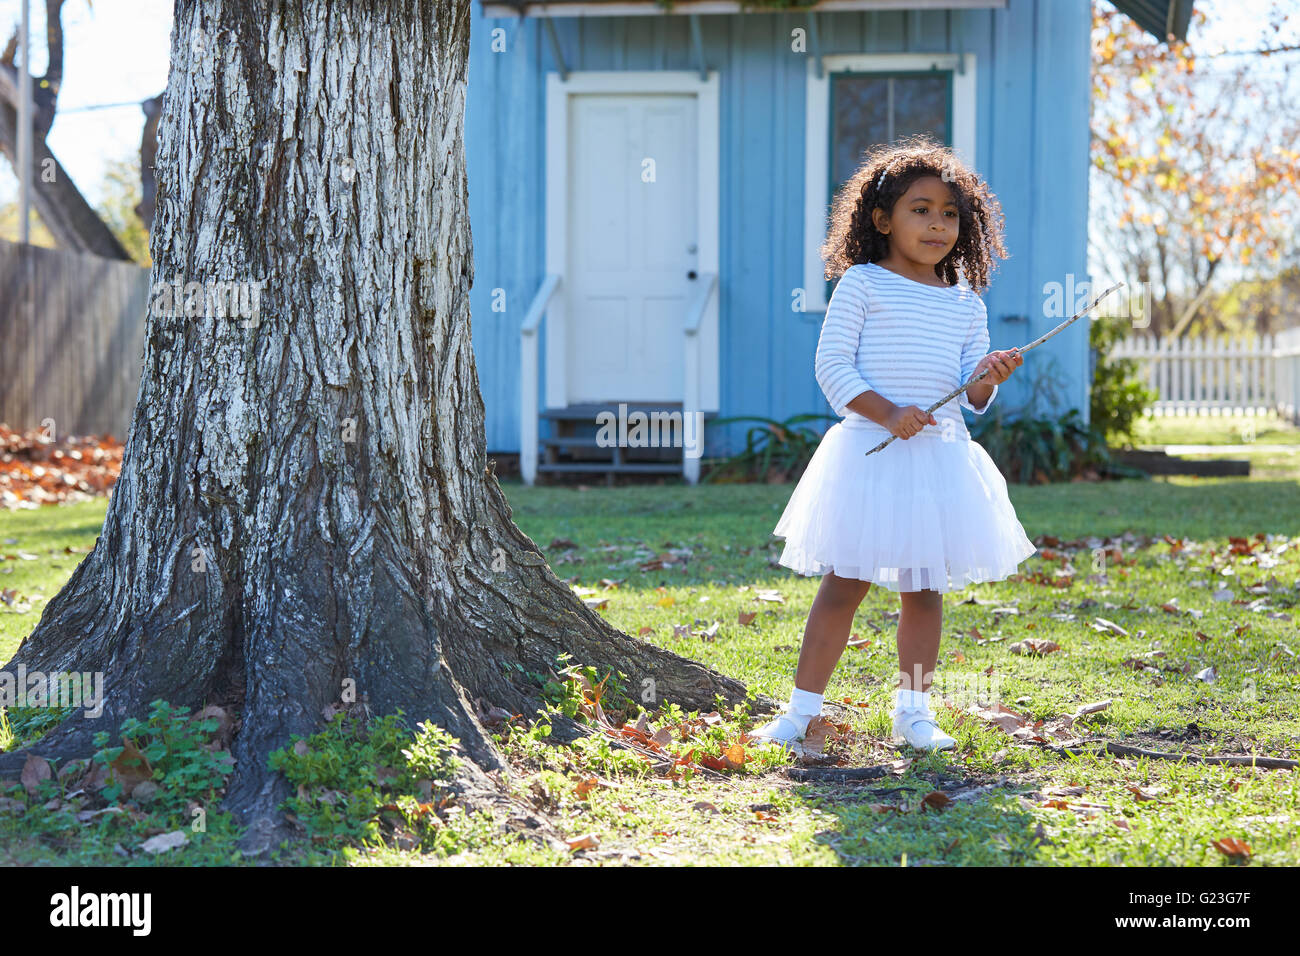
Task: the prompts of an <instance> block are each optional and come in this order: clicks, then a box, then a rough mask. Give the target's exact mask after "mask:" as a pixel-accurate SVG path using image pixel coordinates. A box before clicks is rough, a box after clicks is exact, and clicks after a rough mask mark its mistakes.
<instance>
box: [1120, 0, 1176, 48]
mask: <svg viewBox="0 0 1300 956" xmlns="http://www.w3.org/2000/svg"><path fill="white" fill-rule="evenodd" d="M1192 2H1193V0H1111V3H1113V4H1114V5H1115V9H1116V10H1118V11H1119V12H1120V13H1124V14H1127V15H1128V16H1129V17H1131V18H1132V19H1133V22H1134V23H1136V24H1137V25H1138V26H1140V27H1141V28H1142V29H1143V30H1146V31H1147V33H1149V34H1151V35H1152V36H1153V37H1155V38H1156V39H1157V40H1161V41H1164V40H1167V39H1168V38H1169V37H1170V36H1172V37H1173V38H1174V39H1175V40H1178V41H1183V40H1186V39H1187V26H1188V24H1190V23H1191V22H1192Z"/></svg>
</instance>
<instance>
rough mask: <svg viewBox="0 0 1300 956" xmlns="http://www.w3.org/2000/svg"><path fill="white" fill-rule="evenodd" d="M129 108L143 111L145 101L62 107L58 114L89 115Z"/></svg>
mask: <svg viewBox="0 0 1300 956" xmlns="http://www.w3.org/2000/svg"><path fill="white" fill-rule="evenodd" d="M127 106H134V107H135V108H136V109H142V108H143V107H144V101H143V100H131V101H129V102H126V103H94V104H91V105H90V106H70V107H63V106H60V107H59V108H58V114H59V115H60V116H62V115H63V114H64V113H89V112H90V111H91V110H116V109H122V108H123V107H127Z"/></svg>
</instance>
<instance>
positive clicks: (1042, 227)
mask: <svg viewBox="0 0 1300 956" xmlns="http://www.w3.org/2000/svg"><path fill="white" fill-rule="evenodd" d="M473 11H474V15H473V22H472V27H471V52H470V60H469V90H468V94H467V103H466V112H465V140H466V157H467V163H468V167H469V206H470V222H471V226H472V229H473V238H474V287H473V290H472V293H471V308H472V323H473V338H474V350H475V356H476V360H477V364H478V375H479V382H480V385H481V387H482V390H483V401H484V404H485V406H486V412H487V426H486V427H487V447H488V449H489V450H490V451H499V452H517V451H518V450H519V398H520V396H519V326H520V323H521V322H522V320H523V317H524V313H525V311H526V310H527V308H528V304H529V301H530V300H531V298H532V295H533V293H534V292H536V290H537V288H538V286H539V285H540V284H541V282H542V279H543V277H544V274H543V270H544V268H545V222H544V217H545V200H546V170H545V152H546V127H545V105H546V104H545V96H546V85H545V75H546V73H547V72H549V71H552V70H554V69H555V63H554V60H553V58H552V56H551V51H550V45H549V41H548V39H547V37H546V34H545V30H544V26H543V24H542V23H541V22H540V21H539V20H537V19H531V18H530V19H524V20H520V19H517V18H484V17H483V16H482V10H481V8H480V6H479V5H478V4H477V3H476V4H474V5H473ZM700 22H701V28H702V33H703V38H704V50H705V58H706V61H707V64H708V66H709V68H710V69H713V70H717V71H718V73H719V77H720V87H721V88H720V111H721V117H720V123H721V129H720V145H721V150H720V161H721V164H722V173H721V195H720V206H721V208H720V213H719V214H720V243H721V249H720V272H721V274H720V277H719V279H720V284H719V292H720V309H719V322H720V329H719V333H720V352H721V369H720V374H721V391H720V395H721V405H722V408H721V411H720V414H721V415H724V416H726V415H763V416H768V417H771V418H777V419H784V418H786V417H788V416H790V415H794V414H797V413H799V412H824V413H829V412H830V409H829V407H828V406H827V404H826V401H825V398H824V397H823V396H822V394H821V392H820V390H819V389H818V388H817V384H816V382H815V380H814V379H813V371H812V360H813V353H814V350H815V348H816V343H817V335H818V332H819V330H820V327H821V320H822V313H820V312H808V313H802V314H801V313H796V312H793V311H791V296H792V292H793V290H795V289H796V288H798V287H800V286H801V285H802V283H803V274H802V268H803V266H802V262H803V259H802V255H803V250H802V243H803V208H804V198H803V180H804V168H803V167H804V141H803V137H804V121H805V117H804V96H805V91H804V77H805V72H806V69H807V65H806V64H807V56H806V55H805V54H799V53H793V52H791V51H790V46H791V41H790V35H791V31H792V30H793V29H795V28H796V27H805V26H806V18H805V17H804V16H802V15H797V14H768V13H762V14H759V13H752V14H745V15H728V16H702V17H701V18H700ZM818 24H819V27H820V30H819V34H820V37H821V42H822V52H823V53H826V54H836V53H862V52H866V53H885V52H925V53H933V52H951V53H962V52H966V53H974V54H975V56H976V70H977V85H976V97H977V107H976V108H977V116H976V136H977V146H976V150H977V156H976V167H977V169H978V171H979V172H980V174H981V175H983V176H984V177H985V178H986V179H987V180H988V181H989V184H990V185H991V187H992V189H993V190H994V192H995V193H996V194H997V195H998V198H999V199H1000V200H1001V202H1002V206H1003V210H1004V212H1005V214H1006V220H1007V223H1006V241H1007V247H1008V251H1009V252H1010V258H1009V259H1007V260H1004V261H1003V262H1002V263H1001V266H1000V268H999V269H998V271H997V272H996V273H995V274H994V278H993V283H992V285H991V287H990V289H989V291H988V292H987V293H986V294H985V302H986V303H987V304H988V311H989V332H990V336H991V339H992V348H995V349H1000V348H1010V347H1012V346H1014V345H1020V344H1024V343H1025V342H1027V341H1029V340H1030V339H1032V338H1034V337H1036V336H1038V335H1040V334H1042V333H1043V332H1045V331H1047V330H1048V329H1050V328H1051V327H1052V326H1053V325H1055V324H1056V323H1057V322H1059V321H1060V320H1059V319H1053V318H1048V317H1045V316H1044V315H1043V307H1042V302H1043V291H1042V290H1043V286H1044V284H1045V283H1048V282H1060V283H1064V282H1065V281H1066V276H1067V274H1071V273H1072V274H1073V275H1074V276H1075V281H1076V282H1081V281H1083V280H1084V279H1086V278H1087V273H1086V263H1087V215H1088V192H1087V190H1088V135H1089V134H1088V116H1089V95H1090V89H1091V87H1090V75H1089V70H1090V46H1089V30H1090V24H1091V20H1090V14H1089V8H1088V2H1087V0H1009V3H1008V5H1007V8H1006V9H1003V10H951V11H945V10H937V11H919V10H918V11H877V12H858V13H835V14H821V15H820V16H819V19H818ZM554 25H555V30H556V33H557V35H558V37H559V41H560V45H561V49H562V51H563V55H564V58H565V63H566V66H567V67H568V69H570V70H694V69H695V68H696V64H695V60H694V49H693V46H692V43H691V35H690V23H689V19H688V18H687V17H684V16H663V17H654V16H638V17H599V18H570V17H557V18H555V20H554ZM498 29H499V30H500V31H502V32H501V38H502V41H503V42H504V44H505V50H504V51H503V52H493V49H492V45H493V40H494V37H493V31H494V30H498ZM497 290H499V291H497ZM494 302H496V303H498V304H499V305H504V310H503V311H493V304H494ZM1016 315H1019V316H1027V317H1028V321H1027V322H1015V321H1009V320H1007V319H1006V318H1004V317H1006V316H1016ZM544 335H545V330H544V329H543V336H544ZM542 344H543V353H544V346H545V339H544V338H543V342H542ZM1031 356H1032V357H1031V358H1030V359H1028V360H1027V361H1026V364H1025V366H1024V368H1023V369H1021V370H1020V372H1018V373H1017V375H1016V377H1015V378H1013V379H1012V380H1011V382H1009V383H1008V384H1007V385H1006V386H1004V387H1003V389H1002V390H1001V391H1000V392H999V395H998V403H999V404H1000V405H1002V406H1003V407H1004V409H1006V410H1011V409H1014V408H1017V407H1020V406H1022V405H1023V404H1025V403H1027V402H1029V401H1030V399H1031V392H1032V389H1031V388H1030V383H1031V381H1032V380H1033V377H1034V376H1036V375H1040V374H1042V375H1047V376H1049V377H1050V378H1052V379H1054V380H1056V381H1057V383H1058V384H1057V385H1056V386H1055V387H1056V388H1057V393H1056V398H1057V404H1056V405H1055V406H1053V405H1051V404H1040V405H1039V406H1038V410H1039V413H1040V414H1049V413H1052V412H1056V413H1059V412H1064V411H1065V410H1067V409H1069V408H1071V407H1074V408H1078V409H1080V411H1081V412H1082V414H1083V415H1085V416H1086V415H1087V410H1088V400H1087V389H1088V381H1087V376H1088V325H1087V323H1086V322H1083V321H1080V322H1076V323H1075V324H1074V325H1072V326H1071V327H1070V328H1069V329H1068V330H1067V331H1065V332H1063V333H1062V334H1061V335H1058V336H1057V337H1056V338H1054V339H1052V340H1051V342H1049V343H1048V344H1046V345H1044V346H1043V347H1042V348H1041V349H1037V350H1035V352H1034V353H1031ZM543 375H544V373H543ZM542 388H543V389H544V388H545V382H544V380H543V382H542ZM1039 401H1040V403H1041V402H1048V403H1050V392H1049V391H1047V390H1043V391H1042V392H1040V394H1039ZM540 404H541V399H540V397H539V405H540ZM742 434H743V431H742V430H741V429H739V428H733V429H730V430H728V431H727V432H725V433H724V431H723V430H722V429H718V430H716V431H715V433H714V434H712V435H711V436H710V443H709V446H708V453H710V454H716V453H723V452H725V451H727V450H728V446H731V447H734V445H732V442H734V441H735V440H737V439H738V438H739V437H740V436H741V435H742Z"/></svg>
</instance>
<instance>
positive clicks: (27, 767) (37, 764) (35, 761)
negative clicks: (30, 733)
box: [11, 754, 54, 797]
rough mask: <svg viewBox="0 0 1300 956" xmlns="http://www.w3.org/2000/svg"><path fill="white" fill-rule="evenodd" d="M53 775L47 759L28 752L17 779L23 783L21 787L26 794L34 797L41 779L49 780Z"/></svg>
mask: <svg viewBox="0 0 1300 956" xmlns="http://www.w3.org/2000/svg"><path fill="white" fill-rule="evenodd" d="M53 775H54V774H53V771H51V769H50V762H49V761H48V760H46V759H45V758H44V757H38V756H36V754H28V755H27V760H26V761H24V762H23V770H22V774H21V775H20V777H19V780H20V781H21V783H22V785H23V789H24V790H26V791H27V795H28V796H30V797H34V796H36V791H37V790H39V789H40V786H41V781H42V780H49V779H50V777H52V776H53ZM11 779H12V778H11Z"/></svg>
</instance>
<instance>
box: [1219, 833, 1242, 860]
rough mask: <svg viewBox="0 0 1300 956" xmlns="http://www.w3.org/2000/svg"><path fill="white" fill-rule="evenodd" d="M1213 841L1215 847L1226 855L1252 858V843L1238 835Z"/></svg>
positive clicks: (1239, 858) (1234, 857)
mask: <svg viewBox="0 0 1300 956" xmlns="http://www.w3.org/2000/svg"><path fill="white" fill-rule="evenodd" d="M1212 842H1213V844H1214V848H1215V849H1216V850H1218V851H1219V852H1220V853H1222V854H1223V855H1224V856H1226V857H1231V858H1233V859H1236V860H1248V859H1250V856H1251V849H1250V844H1249V843H1247V842H1246V841H1245V840H1239V839H1237V838H1236V837H1224V838H1223V839H1222V840H1214V841H1212Z"/></svg>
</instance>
